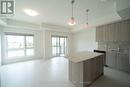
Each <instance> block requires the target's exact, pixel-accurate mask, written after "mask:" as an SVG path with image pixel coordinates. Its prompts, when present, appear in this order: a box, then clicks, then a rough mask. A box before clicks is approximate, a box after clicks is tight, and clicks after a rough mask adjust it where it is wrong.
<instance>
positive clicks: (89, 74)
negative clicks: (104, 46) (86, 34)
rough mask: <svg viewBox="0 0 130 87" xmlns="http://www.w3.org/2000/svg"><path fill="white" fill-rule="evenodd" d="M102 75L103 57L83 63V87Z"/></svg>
mask: <svg viewBox="0 0 130 87" xmlns="http://www.w3.org/2000/svg"><path fill="white" fill-rule="evenodd" d="M103 74H104V55H101V56H98V57H95V58H92V59H89V60H86V61H84V62H83V82H84V84H83V87H88V86H89V85H91V84H92V83H93V82H94V81H95V80H97V79H98V78H99V77H100V76H102V75H103Z"/></svg>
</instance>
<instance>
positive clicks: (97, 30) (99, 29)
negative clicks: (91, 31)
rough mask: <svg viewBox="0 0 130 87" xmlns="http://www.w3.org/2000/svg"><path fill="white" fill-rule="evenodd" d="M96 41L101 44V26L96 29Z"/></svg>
mask: <svg viewBox="0 0 130 87" xmlns="http://www.w3.org/2000/svg"><path fill="white" fill-rule="evenodd" d="M96 41H97V42H102V41H103V31H102V26H98V27H97V28H96Z"/></svg>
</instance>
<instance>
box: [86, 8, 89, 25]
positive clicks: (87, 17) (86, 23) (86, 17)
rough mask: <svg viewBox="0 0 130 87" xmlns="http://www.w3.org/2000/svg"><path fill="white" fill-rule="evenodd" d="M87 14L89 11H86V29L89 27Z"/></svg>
mask: <svg viewBox="0 0 130 87" xmlns="http://www.w3.org/2000/svg"><path fill="white" fill-rule="evenodd" d="M88 12H89V9H87V10H86V27H88V26H89V23H88Z"/></svg>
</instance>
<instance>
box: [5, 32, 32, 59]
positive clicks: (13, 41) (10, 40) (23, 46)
mask: <svg viewBox="0 0 130 87" xmlns="http://www.w3.org/2000/svg"><path fill="white" fill-rule="evenodd" d="M6 54H7V55H6V56H7V58H8V59H12V58H21V57H25V56H33V55H34V35H26V34H14V33H6Z"/></svg>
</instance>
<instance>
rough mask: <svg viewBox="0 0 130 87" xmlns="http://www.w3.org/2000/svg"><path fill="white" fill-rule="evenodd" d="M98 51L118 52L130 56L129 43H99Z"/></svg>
mask: <svg viewBox="0 0 130 87" xmlns="http://www.w3.org/2000/svg"><path fill="white" fill-rule="evenodd" d="M98 49H100V50H105V51H112V50H114V51H120V52H121V53H125V54H128V55H130V42H99V43H98Z"/></svg>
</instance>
